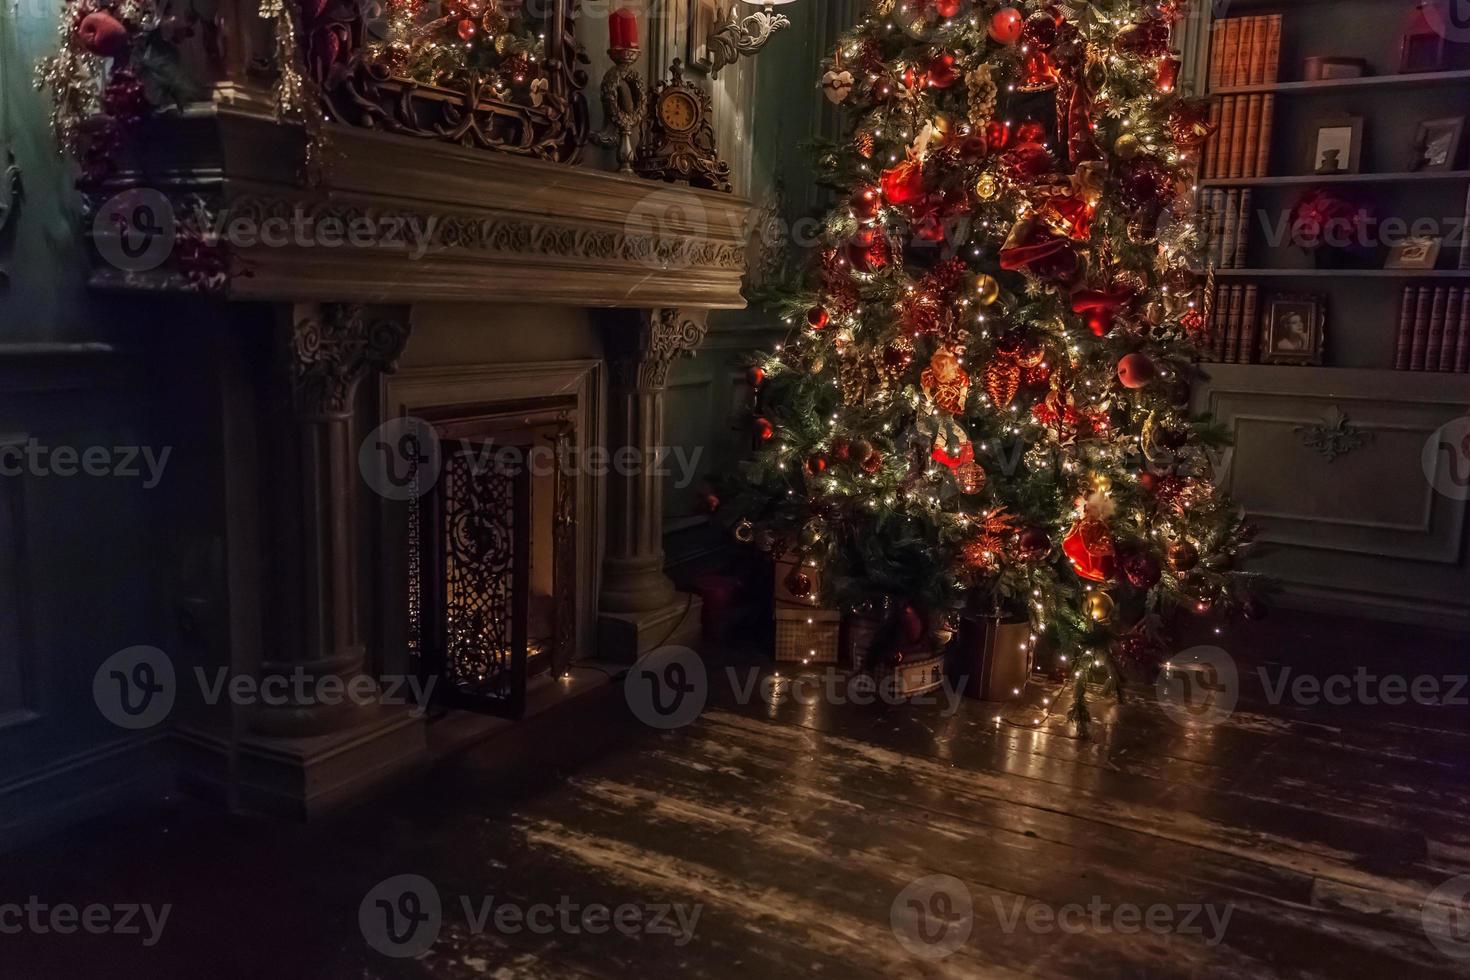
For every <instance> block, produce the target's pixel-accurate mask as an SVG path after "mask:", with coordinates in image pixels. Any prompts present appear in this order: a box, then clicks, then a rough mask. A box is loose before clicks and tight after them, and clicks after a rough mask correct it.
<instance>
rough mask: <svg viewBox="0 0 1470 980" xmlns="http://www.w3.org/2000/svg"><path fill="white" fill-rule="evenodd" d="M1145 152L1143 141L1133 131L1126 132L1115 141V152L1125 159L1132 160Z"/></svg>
mask: <svg viewBox="0 0 1470 980" xmlns="http://www.w3.org/2000/svg"><path fill="white" fill-rule="evenodd" d="M1142 152H1143V143H1142V142H1140V141H1139V139H1138V137H1137V136H1134V135H1133V134H1132V133H1124V134H1123V135H1122V136H1119V137H1118V138H1117V139H1116V140H1114V141H1113V153H1114V154H1115V155H1117V156H1119V157H1121V158H1123V159H1124V160H1132V159H1133V158H1134V157H1136V156H1138V154H1140V153H1142Z"/></svg>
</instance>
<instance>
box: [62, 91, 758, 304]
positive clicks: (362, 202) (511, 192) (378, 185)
mask: <svg viewBox="0 0 1470 980" xmlns="http://www.w3.org/2000/svg"><path fill="white" fill-rule="evenodd" d="M154 125H155V126H157V127H158V128H159V129H160V130H166V132H161V133H160V134H159V135H158V136H157V137H156V138H153V139H150V140H145V141H140V143H142V144H143V146H144V153H145V154H146V153H152V154H154V155H153V156H151V157H150V156H147V155H145V156H143V157H142V158H141V159H139V160H138V161H136V163H135V164H134V165H132V166H131V167H129V168H128V169H127V170H125V171H122V172H119V173H118V174H117V175H116V176H115V178H114V179H113V180H112V181H111V182H110V185H109V186H108V187H105V188H103V189H102V192H101V193H100V194H99V195H98V197H99V198H100V199H105V198H106V197H108V196H109V195H110V194H112V193H115V192H116V191H117V190H120V189H121V188H123V187H137V186H142V187H154V188H161V189H163V190H164V191H165V192H166V194H167V195H168V197H169V199H170V201H171V203H173V205H174V209H175V213H176V214H178V215H187V214H190V213H192V212H193V210H194V203H195V202H196V201H202V203H203V205H204V208H205V213H206V214H207V215H208V216H209V218H210V219H211V220H212V221H214V222H215V224H216V226H217V227H221V228H229V227H230V225H229V222H231V221H234V220H236V219H239V220H241V221H243V222H245V225H246V226H250V225H252V224H253V225H254V226H255V227H256V228H259V227H263V226H264V223H265V222H266V221H267V220H268V219H274V220H275V221H276V222H277V224H276V225H275V227H277V228H279V227H280V226H279V221H280V220H281V218H282V216H285V217H286V218H287V219H291V218H294V216H296V215H297V214H304V215H306V216H308V220H309V221H310V222H313V223H315V224H311V225H310V228H311V229H312V230H311V231H310V232H309V233H308V234H307V235H305V236H301V235H298V234H296V233H295V232H294V231H293V233H292V234H291V235H290V236H289V240H287V241H284V242H282V241H281V240H280V237H279V236H277V238H276V239H275V240H274V241H273V242H272V244H271V245H270V246H268V245H266V244H263V243H262V242H260V241H259V240H256V239H254V238H251V239H247V240H244V241H242V240H241V238H240V237H239V236H238V235H232V236H231V237H230V241H231V243H232V244H231V246H230V251H231V254H232V258H233V265H234V267H235V269H236V270H237V273H238V274H236V275H234V276H232V277H231V278H230V280H229V281H228V283H227V284H226V285H225V286H224V287H223V288H222V289H221V290H220V294H221V295H222V296H223V297H224V298H227V299H231V300H247V301H288V302H304V301H315V302H358V303H390V304H391V303H414V302H425V301H444V302H519V303H534V304H543V305H559V306H580V307H629V308H654V307H666V306H667V307H683V308H704V309H718V308H729V309H738V308H741V307H743V306H744V305H745V300H744V298H743V296H742V295H741V281H742V278H743V276H744V271H745V258H746V249H747V237H746V236H747V227H746V222H747V218H748V216H749V213H750V204H749V202H748V201H745V200H743V199H741V198H738V197H734V196H732V195H729V194H720V193H716V192H713V191H705V190H694V189H690V188H688V187H686V186H681V185H674V184H661V183H654V182H651V181H646V180H642V179H639V178H636V177H632V176H628V175H624V174H617V173H610V172H607V171H603V170H596V169H593V168H591V167H584V166H571V165H566V164H559V163H551V162H546V161H542V160H535V159H529V158H526V157H519V156H514V155H511V154H507V153H497V152H494V151H489V150H480V149H472V148H466V147H460V146H455V145H450V144H444V143H435V142H431V141H426V140H423V139H416V138H411V137H404V136H395V135H393V134H390V133H382V132H376V131H371V130H366V129H358V128H353V127H348V126H339V125H335V124H331V125H328V126H327V134H328V143H327V145H326V148H325V152H324V153H323V160H324V165H325V166H324V170H325V173H324V176H323V179H322V181H321V183H320V186H315V187H309V186H306V185H305V183H304V182H303V181H302V180H301V176H300V175H301V172H302V169H303V167H302V161H303V158H304V147H305V140H304V137H303V134H302V132H301V130H300V129H299V127H296V126H292V125H286V124H282V123H279V122H278V121H277V120H276V119H275V118H274V116H273V115H272V113H271V111H270V108H269V106H268V105H261V104H259V102H258V101H257V100H254V99H252V98H250V97H249V96H248V95H247V96H244V97H240V96H238V95H237V96H235V97H234V98H227V97H222V96H217V98H216V102H215V103H213V104H201V105H195V106H190V107H188V108H187V109H186V110H184V111H183V112H180V113H175V114H171V115H170V116H169V117H165V118H161V119H159V120H157V121H156V122H155V123H154ZM149 148H152V149H149ZM324 219H332V220H333V223H334V225H335V224H339V223H348V222H359V223H364V226H366V223H367V222H378V221H381V220H388V221H397V222H400V223H401V224H400V225H399V227H402V228H418V229H422V232H421V233H420V234H419V235H418V236H417V237H416V244H417V243H421V242H427V248H425V249H419V248H414V249H413V251H419V252H421V253H422V254H419V255H417V256H414V255H411V254H410V249H409V248H407V247H406V246H404V245H402V244H400V243H398V242H393V243H392V245H391V247H385V246H384V245H383V244H381V243H379V242H378V241H377V240H373V241H371V242H369V243H366V244H364V243H363V241H364V239H365V238H366V236H363V237H362V238H360V239H359V241H358V243H356V244H349V243H347V242H345V241H343V240H342V239H343V238H344V236H343V235H342V234H341V232H340V231H339V232H338V233H337V235H336V236H335V237H336V238H337V241H336V243H335V245H329V244H326V243H325V241H324V240H325V235H323V234H320V233H318V232H317V231H316V229H319V228H320V227H321V224H320V222H322V221H323V220H324ZM408 222H417V224H416V225H410V224H408ZM303 237H304V238H305V241H303V240H302V239H303ZM91 282H92V284H93V285H94V286H97V287H99V288H113V289H116V288H122V289H144V290H153V291H158V290H183V289H187V288H188V283H187V282H186V281H185V280H184V279H183V277H182V276H181V275H180V272H179V270H177V269H176V268H173V267H172V266H171V265H170V264H168V263H165V264H164V265H162V266H160V267H159V268H157V269H153V270H145V271H126V270H120V269H117V268H115V267H113V266H111V265H108V264H107V263H105V262H102V261H100V260H99V261H98V262H97V263H96V265H95V267H94V271H93V274H92V277H91Z"/></svg>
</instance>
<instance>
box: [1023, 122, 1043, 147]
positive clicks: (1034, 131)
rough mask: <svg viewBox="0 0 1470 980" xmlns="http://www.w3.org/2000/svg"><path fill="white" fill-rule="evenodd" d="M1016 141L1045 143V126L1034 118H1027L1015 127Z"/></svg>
mask: <svg viewBox="0 0 1470 980" xmlns="http://www.w3.org/2000/svg"><path fill="white" fill-rule="evenodd" d="M1016 141H1017V142H1020V143H1045V142H1046V127H1045V126H1043V125H1042V124H1041V123H1039V122H1037V121H1036V120H1034V119H1028V120H1026V121H1025V122H1023V123H1021V125H1019V126H1017V127H1016Z"/></svg>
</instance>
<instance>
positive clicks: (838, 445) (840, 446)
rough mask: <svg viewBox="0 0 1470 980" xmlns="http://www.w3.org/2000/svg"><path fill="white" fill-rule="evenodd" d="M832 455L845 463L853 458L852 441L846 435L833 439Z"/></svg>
mask: <svg viewBox="0 0 1470 980" xmlns="http://www.w3.org/2000/svg"><path fill="white" fill-rule="evenodd" d="M832 455H833V456H835V457H836V458H837V459H839V460H841V461H842V462H844V463H845V462H847V461H848V460H849V459H851V458H852V443H851V442H850V441H848V438H847V437H846V436H838V437H837V438H836V439H833V440H832Z"/></svg>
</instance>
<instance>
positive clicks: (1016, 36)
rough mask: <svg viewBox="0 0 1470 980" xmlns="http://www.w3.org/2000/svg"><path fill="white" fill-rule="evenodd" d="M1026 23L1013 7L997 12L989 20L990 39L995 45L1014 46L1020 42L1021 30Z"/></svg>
mask: <svg viewBox="0 0 1470 980" xmlns="http://www.w3.org/2000/svg"><path fill="white" fill-rule="evenodd" d="M1025 26H1026V22H1025V21H1024V20H1023V19H1022V17H1021V12H1020V11H1019V10H1017V9H1016V8H1014V7H1006V8H1004V9H1003V10H997V11H996V12H995V13H994V14H993V15H992V16H991V18H990V37H991V39H992V40H993V41H995V42H996V43H997V44H1015V43H1016V42H1017V41H1019V40H1021V30H1022V29H1023V28H1024V27H1025Z"/></svg>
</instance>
